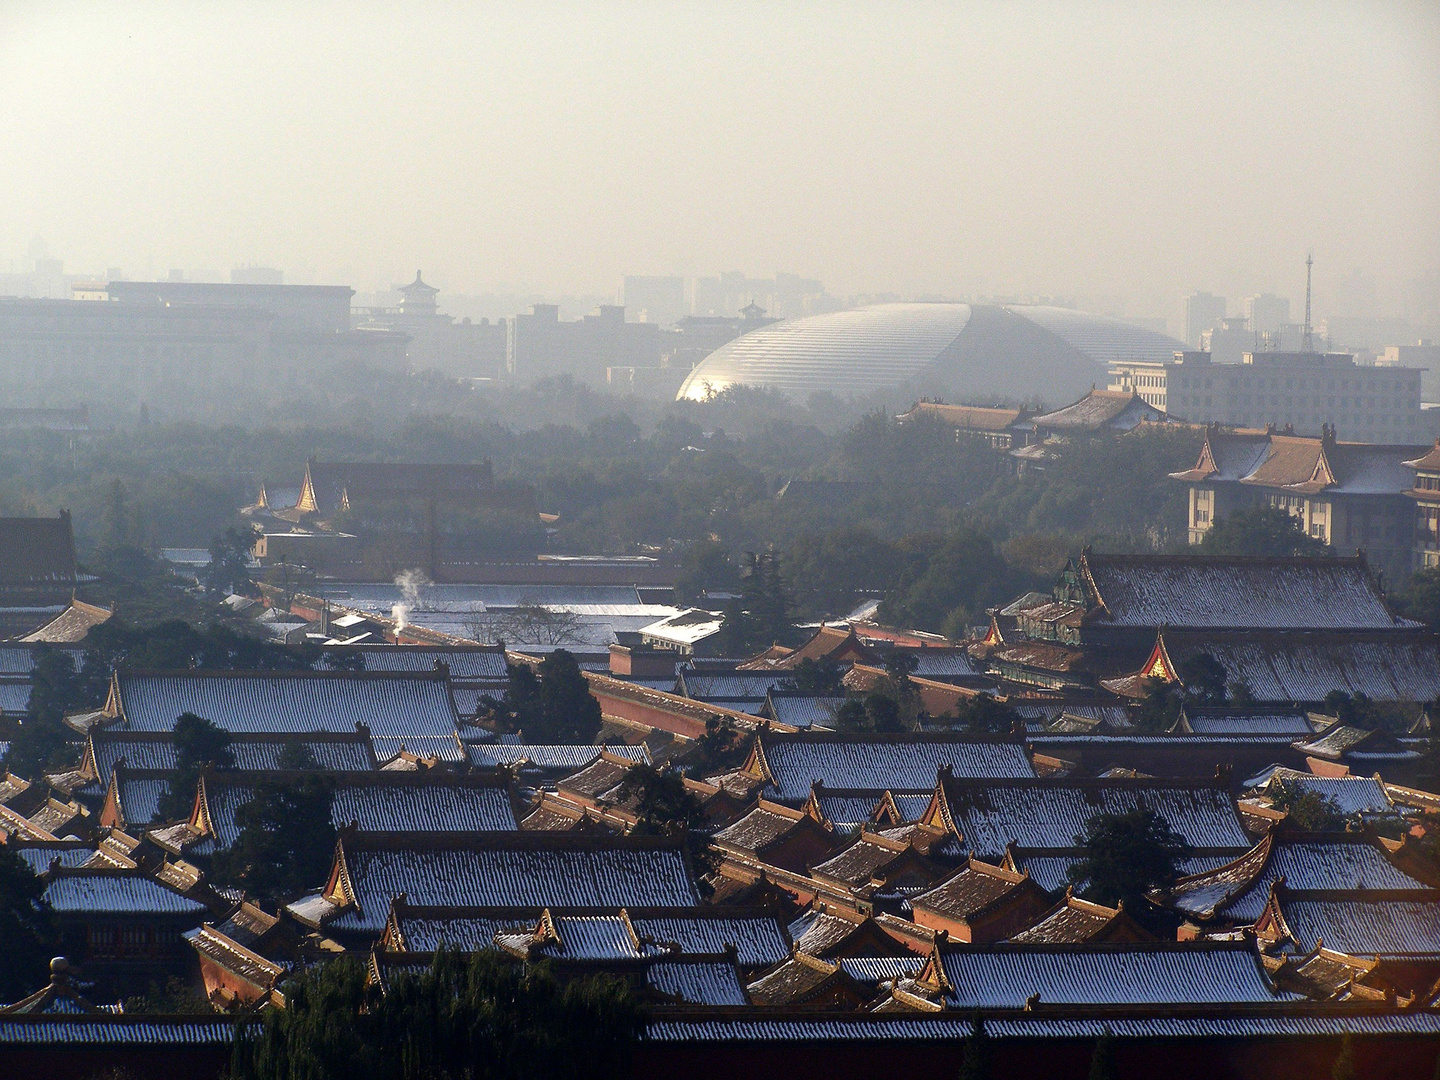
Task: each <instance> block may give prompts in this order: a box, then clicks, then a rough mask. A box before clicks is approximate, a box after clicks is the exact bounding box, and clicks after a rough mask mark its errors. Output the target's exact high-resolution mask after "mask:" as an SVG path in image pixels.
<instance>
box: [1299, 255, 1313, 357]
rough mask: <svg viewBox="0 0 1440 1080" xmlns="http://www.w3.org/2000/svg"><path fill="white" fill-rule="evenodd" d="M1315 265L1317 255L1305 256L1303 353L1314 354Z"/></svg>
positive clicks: (1301, 347)
mask: <svg viewBox="0 0 1440 1080" xmlns="http://www.w3.org/2000/svg"><path fill="white" fill-rule="evenodd" d="M1314 265H1315V253H1314V252H1313V251H1312V252H1310V253H1309V254H1308V255H1306V256H1305V336H1304V337H1303V338H1301V339H1300V351H1301V352H1314V351H1315V339H1314V338H1313V337H1312V336H1311V334H1310V268H1311V267H1312V266H1314Z"/></svg>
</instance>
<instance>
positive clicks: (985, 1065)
mask: <svg viewBox="0 0 1440 1080" xmlns="http://www.w3.org/2000/svg"><path fill="white" fill-rule="evenodd" d="M994 1070H995V1048H994V1047H993V1046H991V1045H990V1033H989V1032H987V1031H986V1030H985V1017H983V1016H982V1015H980V1011H979V1010H978V1009H977V1010H976V1011H975V1015H974V1016H973V1017H972V1018H971V1020H970V1034H969V1035H967V1036H966V1037H965V1055H964V1057H963V1058H961V1060H960V1077H959V1080H990V1077H991V1076H992V1075H993V1074H994Z"/></svg>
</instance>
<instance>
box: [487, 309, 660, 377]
mask: <svg viewBox="0 0 1440 1080" xmlns="http://www.w3.org/2000/svg"><path fill="white" fill-rule="evenodd" d="M507 332H508V337H507V339H506V348H505V363H506V368H507V369H508V371H509V373H510V374H511V375H512V376H513V377H514V378H516V379H519V380H521V381H523V382H530V381H533V380H535V379H544V378H549V377H551V376H555V375H564V374H569V375H573V376H574V377H575V378H577V379H581V380H583V381H585V382H589V383H592V384H595V385H603V384H604V383H606V382H607V381H608V379H607V372H608V369H610V368H623V367H638V368H654V367H659V365H660V327H659V326H657V325H656V324H655V323H648V322H643V323H627V322H626V321H625V309H624V308H623V307H620V306H618V305H611V304H604V305H601V307H600V308H599V310H598V311H597V312H595V313H594V314H592V315H586V316H585V317H584V318H583V319H577V320H576V321H574V322H562V321H561V320H560V309H559V307H557V306H556V305H554V304H535V305H533V306H532V307H531V310H530V313H529V314H521V315H516V316H515V317H514V318H513V319H511V320H510V322H509V324H508V327H507Z"/></svg>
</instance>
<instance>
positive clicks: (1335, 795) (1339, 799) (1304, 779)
mask: <svg viewBox="0 0 1440 1080" xmlns="http://www.w3.org/2000/svg"><path fill="white" fill-rule="evenodd" d="M1252 779H1259V781H1260V782H1259V784H1256V785H1254V786H1255V787H1257V788H1258V789H1260V790H1261V791H1263V793H1264V794H1266V795H1274V794H1276V792H1277V791H1278V790H1279V788H1280V787H1282V786H1286V787H1293V788H1295V789H1296V790H1297V791H1299V792H1302V793H1303V792H1313V793H1314V794H1316V795H1319V796H1320V797H1321V798H1322V799H1325V800H1326V801H1328V802H1331V803H1334V804H1335V809H1336V811H1337V812H1339V813H1340V814H1341V815H1343V816H1344V817H1353V816H1356V815H1371V814H1390V813H1393V812H1394V809H1395V807H1394V804H1393V803H1392V802H1391V801H1390V798H1389V796H1388V795H1386V793H1385V785H1384V784H1383V783H1382V782H1381V781H1379V780H1377V779H1375V778H1374V777H1373V776H1314V775H1312V774H1311V773H1304V772H1300V771H1298V770H1296V769H1287V768H1283V767H1276V768H1274V769H1271V770H1270V771H1269V772H1268V774H1264V775H1262V776H1261V777H1259V778H1252Z"/></svg>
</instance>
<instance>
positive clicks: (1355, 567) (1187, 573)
mask: <svg viewBox="0 0 1440 1080" xmlns="http://www.w3.org/2000/svg"><path fill="white" fill-rule="evenodd" d="M1079 569H1080V572H1081V574H1082V575H1083V577H1084V578H1085V580H1086V584H1087V587H1088V590H1089V591H1090V593H1091V597H1092V599H1093V600H1094V602H1095V603H1096V604H1097V605H1098V608H1092V610H1091V611H1090V613H1089V615H1088V617H1087V622H1094V623H1096V624H1098V625H1104V626H1114V627H1136V628H1139V627H1162V626H1163V627H1170V628H1172V629H1174V630H1176V631H1179V630H1184V629H1216V630H1224V629H1247V630H1248V629H1254V630H1337V629H1346V630H1391V629H1395V628H1397V627H1414V626H1415V625H1416V624H1415V623H1413V622H1410V621H1408V620H1405V619H1401V618H1399V617H1397V616H1395V615H1393V614H1392V613H1391V612H1390V609H1389V608H1388V607H1387V606H1386V603H1385V598H1384V595H1383V594H1382V593H1381V592H1380V590H1379V588H1378V587H1377V586H1376V584H1375V581H1374V580H1373V579H1372V578H1371V576H1370V571H1369V568H1368V567H1367V566H1366V564H1365V560H1364V558H1363V556H1356V557H1354V558H1318V557H1317V558H1245V557H1238V556H1219V557H1217V556H1201V555H1096V554H1092V553H1090V552H1088V551H1087V552H1086V553H1085V554H1084V555H1082V556H1081V561H1080V568H1079Z"/></svg>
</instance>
